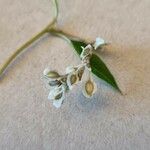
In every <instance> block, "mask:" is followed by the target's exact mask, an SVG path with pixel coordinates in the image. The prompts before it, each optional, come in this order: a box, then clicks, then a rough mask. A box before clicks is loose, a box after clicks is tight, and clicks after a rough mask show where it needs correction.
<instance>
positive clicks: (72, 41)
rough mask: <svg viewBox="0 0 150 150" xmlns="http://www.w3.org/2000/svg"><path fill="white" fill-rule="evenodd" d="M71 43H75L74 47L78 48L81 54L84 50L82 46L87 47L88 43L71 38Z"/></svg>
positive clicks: (77, 50)
mask: <svg viewBox="0 0 150 150" xmlns="http://www.w3.org/2000/svg"><path fill="white" fill-rule="evenodd" d="M71 44H72V45H73V47H74V49H75V50H76V52H77V53H78V54H79V55H80V54H81V52H82V47H86V46H87V44H86V43H85V42H82V41H75V40H71Z"/></svg>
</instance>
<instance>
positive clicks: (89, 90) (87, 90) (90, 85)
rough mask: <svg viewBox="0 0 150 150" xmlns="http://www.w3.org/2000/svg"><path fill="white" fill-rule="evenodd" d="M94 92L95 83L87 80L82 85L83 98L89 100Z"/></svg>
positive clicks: (95, 88)
mask: <svg viewBox="0 0 150 150" xmlns="http://www.w3.org/2000/svg"><path fill="white" fill-rule="evenodd" d="M96 90H97V86H96V83H95V82H94V81H93V80H92V79H89V80H87V81H86V82H85V83H84V85H83V90H82V93H83V95H84V96H85V97H87V98H91V97H92V96H93V94H94V93H95V92H96Z"/></svg>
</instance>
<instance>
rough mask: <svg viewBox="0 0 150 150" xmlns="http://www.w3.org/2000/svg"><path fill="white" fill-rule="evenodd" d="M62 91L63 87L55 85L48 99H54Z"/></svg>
mask: <svg viewBox="0 0 150 150" xmlns="http://www.w3.org/2000/svg"><path fill="white" fill-rule="evenodd" d="M61 91H62V89H61V87H54V88H53V89H52V90H51V91H50V92H49V95H48V99H49V100H54V99H55V96H56V95H58V94H59V93H61Z"/></svg>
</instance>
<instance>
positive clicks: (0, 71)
mask: <svg viewBox="0 0 150 150" xmlns="http://www.w3.org/2000/svg"><path fill="white" fill-rule="evenodd" d="M53 2H54V8H55V14H54V19H53V21H52V22H51V23H49V24H48V25H47V26H46V27H45V28H44V29H43V30H42V31H40V32H39V33H38V34H36V35H35V36H33V37H32V38H31V39H30V40H28V41H27V42H26V43H25V44H23V45H22V46H21V47H19V48H18V49H17V50H16V51H15V52H14V53H13V54H12V55H11V56H10V57H9V58H8V59H7V60H6V62H5V63H4V64H3V65H2V66H1V68H0V76H1V75H2V74H3V73H4V71H5V70H6V69H7V67H8V66H9V64H10V63H11V62H12V61H13V60H14V59H15V58H16V57H17V56H18V55H19V54H20V53H21V52H22V51H23V50H24V49H26V48H27V47H29V46H30V45H31V44H32V43H33V42H35V41H36V40H38V39H39V38H40V37H42V36H43V35H44V34H45V33H48V31H49V30H50V29H51V28H52V27H53V26H54V25H55V24H56V22H57V18H58V3H57V0H53Z"/></svg>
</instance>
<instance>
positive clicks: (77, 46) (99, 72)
mask: <svg viewBox="0 0 150 150" xmlns="http://www.w3.org/2000/svg"><path fill="white" fill-rule="evenodd" d="M53 2H54V17H53V20H52V21H51V22H50V23H49V24H48V25H47V26H46V27H45V28H44V29H43V30H41V31H40V32H39V33H37V34H36V35H35V36H33V37H32V38H31V39H30V40H28V41H27V42H26V43H25V44H23V45H22V46H21V47H19V48H18V49H16V50H15V51H14V53H13V54H12V55H11V56H10V57H9V58H8V59H7V60H6V62H5V63H4V64H3V65H2V66H1V67H0V76H2V74H3V73H4V71H5V70H6V69H7V67H8V66H9V65H10V64H11V63H12V61H13V60H15V58H16V57H17V56H18V55H19V54H20V53H21V52H22V51H24V50H25V49H26V48H28V47H29V46H30V45H31V44H33V43H34V42H35V41H36V40H38V39H39V38H41V37H42V36H43V35H45V34H47V33H50V34H52V35H55V36H58V37H61V38H63V39H65V40H66V41H67V42H68V43H69V44H70V45H71V46H72V47H73V49H74V50H75V51H76V52H77V54H78V55H80V54H81V53H82V50H83V48H85V47H86V46H87V45H88V42H86V41H85V40H83V39H81V38H79V37H76V36H72V35H70V34H67V33H65V32H64V31H62V30H60V29H58V28H57V20H58V12H59V10H58V3H57V0H53ZM102 46H103V45H101V47H100V48H102ZM90 65H91V71H92V72H93V73H94V74H95V75H96V76H97V77H98V78H100V79H102V80H104V81H106V82H107V83H108V84H109V85H111V86H112V87H114V88H115V89H116V90H118V91H119V92H120V93H122V92H121V90H120V88H119V86H118V85H117V82H116V80H115V78H114V76H113V75H112V73H111V72H110V71H109V69H108V67H107V66H106V65H105V63H104V62H103V61H102V60H101V58H100V57H98V56H97V55H96V54H92V56H91V58H90Z"/></svg>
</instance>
